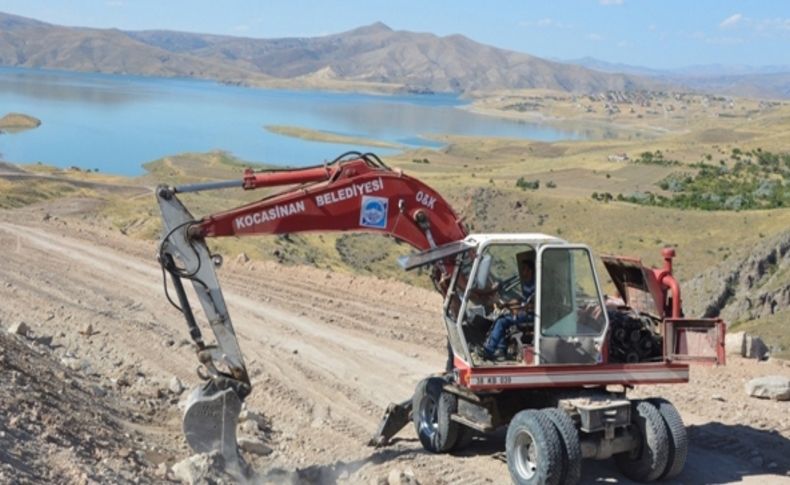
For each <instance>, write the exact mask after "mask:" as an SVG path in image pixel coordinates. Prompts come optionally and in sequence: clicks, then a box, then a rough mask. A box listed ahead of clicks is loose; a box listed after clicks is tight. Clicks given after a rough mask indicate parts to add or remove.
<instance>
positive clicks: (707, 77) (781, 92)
mask: <svg viewBox="0 0 790 485" xmlns="http://www.w3.org/2000/svg"><path fill="white" fill-rule="evenodd" d="M558 62H566V63H568V64H576V65H578V66H582V67H586V68H588V69H594V70H596V71H600V72H609V73H622V74H630V75H632V76H643V77H648V78H651V79H654V80H656V81H664V82H666V83H670V84H675V85H682V86H686V87H689V88H692V89H697V90H700V91H707V92H715V93H720V94H731V95H737V96H751V97H766V98H785V99H787V98H790V65H778V66H743V65H729V66H726V65H721V64H708V65H699V66H686V67H681V68H676V69H653V68H649V67H642V66H632V65H628V64H620V63H611V62H606V61H602V60H600V59H595V58H592V57H584V58H581V59H571V60H566V61H558Z"/></svg>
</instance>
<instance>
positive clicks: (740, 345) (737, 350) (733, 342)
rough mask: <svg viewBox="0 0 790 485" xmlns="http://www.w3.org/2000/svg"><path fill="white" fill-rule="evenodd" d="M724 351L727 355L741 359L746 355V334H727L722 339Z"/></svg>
mask: <svg viewBox="0 0 790 485" xmlns="http://www.w3.org/2000/svg"><path fill="white" fill-rule="evenodd" d="M724 351H725V352H727V355H737V356H739V357H743V355H744V354H745V353H746V332H728V333H727V336H726V337H725V338H724Z"/></svg>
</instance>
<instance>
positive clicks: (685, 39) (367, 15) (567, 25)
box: [0, 0, 790, 68]
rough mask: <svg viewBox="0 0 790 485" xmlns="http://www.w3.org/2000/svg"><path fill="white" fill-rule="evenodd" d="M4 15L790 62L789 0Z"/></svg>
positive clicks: (332, 4) (10, 7)
mask: <svg viewBox="0 0 790 485" xmlns="http://www.w3.org/2000/svg"><path fill="white" fill-rule="evenodd" d="M0 11H4V12H8V13H14V14H18V15H24V16H28V17H34V18H37V19H41V20H45V21H48V22H52V23H58V24H65V25H81V26H91V27H117V28H120V29H133V30H140V29H173V30H183V31H191V32H208V33H217V34H229V35H239V36H249V37H294V36H297V37H302V36H317V35H324V34H329V33H336V32H342V31H344V30H349V29H352V28H354V27H358V26H360V25H365V24H370V23H373V22H376V21H382V22H384V23H386V24H387V25H389V26H390V27H392V28H393V29H396V30H411V31H420V32H433V33H435V34H438V35H448V34H456V33H459V34H463V35H466V36H467V37H470V38H472V39H474V40H476V41H479V42H483V43H486V44H491V45H494V46H497V47H503V48H507V49H513V50H517V51H521V52H527V53H530V54H534V55H537V56H541V57H547V58H556V59H574V58H579V57H585V56H592V57H596V58H598V59H602V60H606V61H610V62H623V63H627V64H634V65H642V66H648V67H659V68H666V67H680V66H687V65H692V64H715V63H719V64H746V65H754V66H757V65H790V2H788V1H785V0H776V1H773V0H771V1H761V2H757V1H753V2H745V1H735V0H704V1H700V0H671V1H666V0H664V1H660V0H652V1H649V0H577V1H560V0H554V1H526V0H512V1H492V2H481V1H480V0H453V1H450V0H447V1H430V0H419V1H417V0H408V1H398V0H389V1H380V0H352V1H318V0H315V1H303V0H288V1H280V2H277V1H263V0H258V1H253V0H224V1H220V0H69V1H55V0H0Z"/></svg>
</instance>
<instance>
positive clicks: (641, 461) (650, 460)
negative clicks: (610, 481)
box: [614, 401, 669, 482]
mask: <svg viewBox="0 0 790 485" xmlns="http://www.w3.org/2000/svg"><path fill="white" fill-rule="evenodd" d="M631 425H632V426H633V427H634V428H636V429H635V431H636V435H637V437H638V440H639V444H638V445H637V446H636V448H635V449H634V450H632V451H628V452H625V453H619V454H617V455H615V457H614V459H615V463H616V464H617V468H619V469H620V471H621V472H622V473H623V475H625V476H626V477H628V478H630V479H631V480H634V481H637V482H652V481H655V480H657V479H658V478H659V477H660V476H661V474H662V473H664V470H666V467H667V462H668V461H669V433H668V432H667V427H666V425H665V424H664V418H662V417H661V414H660V413H659V412H658V409H656V407H655V406H653V405H652V404H650V403H649V402H647V401H633V402H632V403H631Z"/></svg>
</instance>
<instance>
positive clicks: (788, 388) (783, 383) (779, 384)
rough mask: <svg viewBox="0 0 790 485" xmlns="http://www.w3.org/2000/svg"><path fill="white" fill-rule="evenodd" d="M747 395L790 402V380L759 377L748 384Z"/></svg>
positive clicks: (777, 377)
mask: <svg viewBox="0 0 790 485" xmlns="http://www.w3.org/2000/svg"><path fill="white" fill-rule="evenodd" d="M746 393H747V394H748V395H750V396H752V397H759V398H763V399H775V400H777V401H790V378H787V377H783V376H766V377H757V378H755V379H752V380H750V381H749V382H747V383H746Z"/></svg>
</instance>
